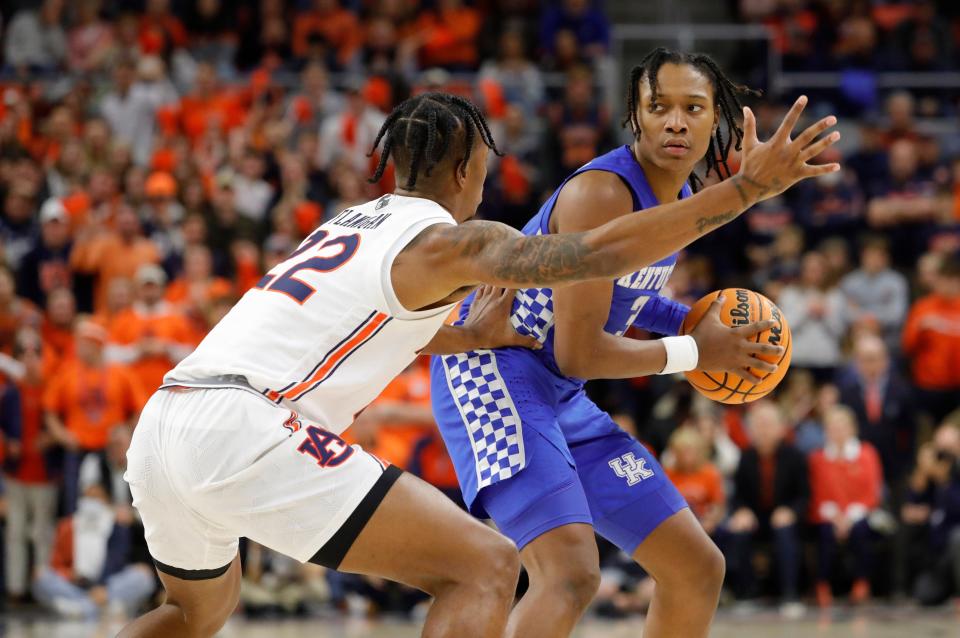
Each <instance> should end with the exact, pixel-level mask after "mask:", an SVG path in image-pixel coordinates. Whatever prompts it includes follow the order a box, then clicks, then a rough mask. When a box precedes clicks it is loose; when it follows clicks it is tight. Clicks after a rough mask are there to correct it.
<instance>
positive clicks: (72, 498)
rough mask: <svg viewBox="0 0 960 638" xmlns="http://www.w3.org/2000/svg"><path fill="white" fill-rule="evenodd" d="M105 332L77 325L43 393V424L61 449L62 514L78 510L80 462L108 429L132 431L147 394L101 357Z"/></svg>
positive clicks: (94, 449) (96, 447) (102, 443)
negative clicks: (72, 344)
mask: <svg viewBox="0 0 960 638" xmlns="http://www.w3.org/2000/svg"><path fill="white" fill-rule="evenodd" d="M106 342H107V332H106V330H104V329H103V328H102V327H100V326H99V325H97V324H95V323H93V322H91V321H83V322H81V323H80V324H79V325H78V326H77V355H76V357H75V358H72V359H71V360H69V361H67V362H65V363H64V364H63V366H62V368H61V369H60V371H59V373H58V374H57V376H56V377H54V378H52V379H51V380H50V383H49V385H47V387H46V389H45V390H44V397H43V407H44V411H45V413H46V416H45V422H46V426H47V430H48V431H49V433H50V435H51V437H52V438H53V440H54V441H55V442H56V443H57V444H58V445H60V446H62V447H63V448H64V484H63V490H64V492H63V500H64V507H63V509H64V511H66V512H68V513H69V512H73V510H74V509H75V508H76V506H77V498H78V496H79V492H78V480H79V472H80V462H81V460H82V458H83V456H84V455H85V454H86V453H88V452H98V451H101V450H103V449H104V448H105V447H106V445H107V439H108V435H109V432H110V430H111V429H113V428H115V427H119V426H122V425H130V426H132V425H133V424H134V423H135V418H136V416H137V415H138V414H139V412H140V408H142V407H143V405H144V404H145V403H146V402H147V395H146V393H145V392H144V390H143V389H142V388H141V386H140V382H139V380H138V379H137V378H136V376H134V374H133V373H132V372H131V371H130V370H129V369H127V368H126V367H124V366H120V365H116V364H111V363H109V362H107V361H106V359H105V358H104V356H103V350H104V346H105V345H106Z"/></svg>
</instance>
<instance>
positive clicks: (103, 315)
mask: <svg viewBox="0 0 960 638" xmlns="http://www.w3.org/2000/svg"><path fill="white" fill-rule="evenodd" d="M132 305H133V282H132V281H130V280H129V279H114V280H113V281H111V282H110V288H108V289H107V307H106V309H105V311H104V312H100V313H97V314H95V315H93V317H91V319H92V320H93V321H95V322H96V323H98V324H100V325H101V326H103V327H104V328H106V329H107V331H108V332H109V331H110V330H111V329H112V328H113V326H114V325H115V324H116V323H117V322H118V321H122V320H123V319H122V318H123V315H124V313H126V311H127V310H129V309H130V306H132Z"/></svg>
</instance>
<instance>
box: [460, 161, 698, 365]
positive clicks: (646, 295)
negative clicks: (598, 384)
mask: <svg viewBox="0 0 960 638" xmlns="http://www.w3.org/2000/svg"><path fill="white" fill-rule="evenodd" d="M596 170H600V171H608V172H611V173H615V174H616V175H618V176H620V178H621V179H622V180H623V181H624V183H626V184H627V186H628V187H629V188H630V192H631V193H632V195H633V207H634V210H635V211H642V210H643V209H646V208H652V207H654V206H657V205H659V202H658V201H657V198H656V197H655V196H654V194H653V190H652V189H651V188H650V184H649V183H648V182H647V178H646V175H644V173H643V168H641V166H640V164H639V162H637V161H636V160H635V159H634V157H633V153H632V152H631V150H630V147H629V146H621V147H619V148H617V149H614V150H613V151H610V152H609V153H607V154H605V155H601V156H599V157H596V158H594V159H593V160H592V161H590V162H589V163H587V164H585V165H583V166H582V167H580V168H579V169H577V171H576V172H574V173H573V174H572V175H570V176H569V177H568V178H567V179H566V180H564V182H563V184H561V185H560V187H559V188H557V190H556V191H554V193H553V195H551V196H550V199H548V200H547V201H546V202H545V203H544V204H543V206H541V207H540V210H539V211H538V212H537V214H536V215H534V216H533V218H532V219H531V220H530V221H529V222H527V225H526V226H525V227H524V228H523V233H524V234H525V235H546V234H548V233H549V232H550V230H549V224H550V215H551V213H552V212H553V207H554V205H555V204H556V202H557V198H558V197H559V195H560V191H561V189H562V188H563V186H564V185H565V184H566V183H567V182H568V181H569V180H571V179H572V178H573V177H575V176H577V175H579V174H580V173H583V172H585V171H596ZM690 194H691V191H690V186H689V185H688V184H684V186H683V190H682V191H681V193H680V196H681V197H689V196H690ZM638 214H642V213H638ZM676 263H677V255H676V253H674V254H673V255H670V256H669V257H667V258H665V259H661V260H660V261H658V262H656V263H655V264H652V265H650V266H648V267H646V268H643V269H641V270H639V271H638V272H635V273H632V274H629V275H625V276H623V277H620V278H619V279H617V281H616V285H615V286H614V289H613V299H612V301H611V303H610V314H609V318H608V319H607V324H606V326H605V328H604V329H605V330H606V331H607V332H609V333H611V334H616V335H622V334H624V333H625V332H626V331H627V329H628V328H630V327H631V326H637V327H638V328H643V329H646V330H649V331H651V332H656V333H659V334H665V335H675V334H677V332H678V331H679V329H680V324H681V323H682V322H683V319H684V317H685V316H686V314H687V312H688V311H689V308H688V307H687V306H685V305H683V304H681V303H677V302H675V301H672V300H670V299H666V298H664V297H661V296H660V294H659V293H660V290H661V289H662V288H663V286H664V285H665V284H666V283H667V279H668V278H669V277H670V273H671V272H673V268H674V265H675V264H676ZM473 299H474V294H471V295H470V296H469V297H467V299H466V300H465V301H464V303H463V307H462V308H461V311H460V320H461V321H462V320H463V319H464V318H465V317H466V316H467V313H468V312H469V310H470V304H471V303H472V302H473ZM511 322H512V323H513V325H514V327H515V328H516V329H517V331H518V332H520V333H521V334H525V335H531V336H534V337H536V338H537V339H538V340H539V341H540V342H541V343H542V344H543V349H542V350H539V351H538V352H537V355H538V356H539V357H540V358H541V359H542V360H543V362H544V363H545V364H546V365H547V366H548V367H549V368H551V369H552V370H553V371H554V372H555V373H557V374H560V369H559V367H558V366H557V363H556V359H555V357H554V349H553V291H552V290H551V289H550V288H527V289H524V290H519V291H517V293H516V297H515V299H514V302H513V313H512V316H511Z"/></svg>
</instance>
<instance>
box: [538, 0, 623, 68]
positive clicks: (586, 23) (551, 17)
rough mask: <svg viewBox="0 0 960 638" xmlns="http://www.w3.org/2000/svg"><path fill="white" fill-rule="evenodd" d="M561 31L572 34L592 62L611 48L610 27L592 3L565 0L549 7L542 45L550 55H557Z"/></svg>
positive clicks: (542, 23) (542, 24)
mask: <svg viewBox="0 0 960 638" xmlns="http://www.w3.org/2000/svg"><path fill="white" fill-rule="evenodd" d="M562 30H569V31H571V32H572V33H573V35H574V36H576V40H577V42H578V43H579V45H580V47H581V48H582V49H583V52H584V53H585V54H586V55H587V56H588V57H589V58H591V59H596V58H599V57H600V56H603V55H606V53H607V51H608V49H609V48H610V24H609V22H608V21H607V17H606V16H605V15H604V14H603V12H602V11H600V10H599V9H597V8H596V7H593V6H591V2H590V0H563V2H558V3H555V4H550V5H548V6H547V8H546V10H545V11H544V12H543V15H542V17H541V19H540V42H541V43H542V44H543V45H544V46H545V47H546V49H547V54H553V53H554V50H553V44H554V42H556V35H557V33H558V32H559V31H562Z"/></svg>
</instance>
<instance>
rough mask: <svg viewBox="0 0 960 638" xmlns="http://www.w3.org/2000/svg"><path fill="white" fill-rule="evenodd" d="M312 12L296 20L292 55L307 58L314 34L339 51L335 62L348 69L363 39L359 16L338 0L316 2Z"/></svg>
mask: <svg viewBox="0 0 960 638" xmlns="http://www.w3.org/2000/svg"><path fill="white" fill-rule="evenodd" d="M310 4H311V9H310V10H309V11H304V12H302V13H300V14H299V15H298V16H297V17H296V18H294V21H293V53H294V54H295V55H297V56H301V57H303V56H305V55H306V54H307V49H308V47H309V42H308V40H309V38H310V35H311V34H317V35H320V36H321V37H322V38H323V40H324V41H325V42H327V43H329V45H330V46H331V47H332V48H333V50H334V51H335V52H336V62H337V64H339V65H340V66H341V67H344V66H346V64H347V63H348V62H349V61H350V58H351V57H352V56H353V54H354V53H355V52H356V50H357V47H358V46H359V45H360V42H361V41H362V39H363V33H362V30H361V27H360V24H359V22H358V21H357V16H356V15H355V14H353V13H352V12H350V11H348V10H347V9H345V8H343V7H341V6H340V2H338V0H313V1H312V2H311V3H310Z"/></svg>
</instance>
